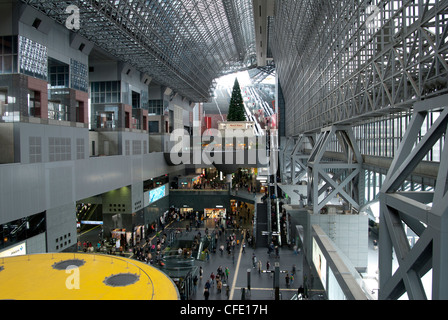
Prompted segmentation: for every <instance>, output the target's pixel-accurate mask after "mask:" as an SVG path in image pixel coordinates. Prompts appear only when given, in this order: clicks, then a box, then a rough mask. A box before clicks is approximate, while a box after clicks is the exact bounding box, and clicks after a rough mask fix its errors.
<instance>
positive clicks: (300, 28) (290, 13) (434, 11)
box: [270, 0, 448, 136]
mask: <svg viewBox="0 0 448 320" xmlns="http://www.w3.org/2000/svg"><path fill="white" fill-rule="evenodd" d="M372 6H375V7H373V8H378V10H379V15H378V16H372V14H373V13H372V10H371V8H372ZM369 9H370V10H369ZM274 31H275V32H274V36H273V37H271V38H270V39H271V43H270V48H271V49H272V52H273V56H274V59H275V63H276V67H277V72H278V75H279V82H280V83H281V86H282V90H283V94H284V97H285V101H286V115H285V118H286V134H287V135H288V136H289V135H290V136H295V135H298V134H300V133H303V132H311V131H317V130H319V129H320V128H322V127H325V126H328V125H331V124H342V125H345V124H349V123H350V124H351V125H353V124H354V123H355V121H356V120H359V121H361V120H363V119H365V118H368V117H373V116H380V115H382V114H386V113H392V112H395V111H398V110H404V109H409V108H410V107H411V106H412V105H413V103H414V102H416V101H419V100H422V99H424V98H429V97H433V96H437V95H441V94H444V93H446V92H448V84H447V79H448V62H447V61H448V1H447V0H437V1H436V0H372V1H370V0H364V1H357V0H342V1H340V0H326V1H323V0H304V1H296V0H279V1H277V3H276V16H275V22H274Z"/></svg>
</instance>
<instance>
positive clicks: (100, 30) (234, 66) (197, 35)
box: [22, 0, 256, 102]
mask: <svg viewBox="0 0 448 320" xmlns="http://www.w3.org/2000/svg"><path fill="white" fill-rule="evenodd" d="M22 2H24V3H26V4H28V5H31V6H32V7H34V8H36V9H37V10H39V11H41V12H42V13H44V14H45V15H47V16H49V17H51V18H52V19H54V20H55V21H57V22H58V23H61V24H65V20H66V19H67V18H68V16H69V14H68V13H66V12H65V10H66V8H67V7H68V6H69V5H76V6H77V7H78V8H79V10H80V22H81V27H80V29H79V31H78V32H79V34H81V35H82V36H84V37H85V38H86V39H88V40H90V41H92V42H93V43H94V44H95V45H97V46H98V47H100V48H102V49H104V50H105V51H107V52H109V53H111V54H112V55H114V56H115V57H116V58H118V59H120V60H122V61H124V62H128V63H129V64H131V65H133V66H135V67H136V68H137V69H138V70H139V71H141V72H144V73H147V74H148V75H150V76H151V77H152V78H153V80H154V81H156V82H157V83H159V84H161V85H164V86H167V87H170V88H172V89H173V90H174V91H175V92H177V93H179V94H180V95H182V96H183V97H186V98H187V99H190V100H191V101H194V102H205V101H207V100H208V99H209V98H210V97H211V94H212V89H213V81H214V80H215V79H216V78H218V77H220V76H221V75H224V74H228V73H232V72H235V71H237V70H240V69H243V68H249V67H253V66H254V64H255V61H256V51H255V46H254V39H255V36H254V30H253V24H254V22H253V10H252V1H244V0H219V1H208V0H172V1H165V0H76V1H60V0H22Z"/></svg>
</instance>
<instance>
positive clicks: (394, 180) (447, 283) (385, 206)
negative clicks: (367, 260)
mask: <svg viewBox="0 0 448 320" xmlns="http://www.w3.org/2000/svg"><path fill="white" fill-rule="evenodd" d="M433 110H437V111H440V114H439V116H438V118H437V119H436V120H435V121H434V122H433V124H432V125H431V127H430V128H429V129H428V130H427V131H426V133H425V134H424V135H423V136H420V133H421V128H422V125H423V124H424V123H425V120H426V119H428V121H429V115H430V111H433ZM447 126H448V95H443V96H440V97H436V98H432V99H428V100H424V101H420V102H418V103H416V104H415V105H414V114H413V116H412V119H411V121H410V123H409V124H408V127H407V129H406V133H405V135H404V136H403V139H402V141H401V143H400V146H399V149H398V150H397V151H396V153H395V157H394V160H393V162H392V164H391V167H390V168H389V171H388V174H387V176H386V179H385V181H384V183H383V187H382V189H381V190H380V208H381V211H380V237H379V279H380V290H379V299H382V300H395V299H399V298H400V297H401V296H402V295H403V294H405V293H406V294H407V296H408V298H409V299H410V300H423V299H428V296H427V295H428V293H427V292H425V290H424V286H423V283H422V278H423V276H424V275H425V274H426V273H427V272H429V271H430V270H431V268H432V297H431V298H432V299H433V300H446V299H448V274H447V272H446V270H448V193H447V189H448V181H447V177H448V148H447V147H446V146H447V145H446V143H447V142H448V141H447V138H446V137H447V135H448V131H447ZM439 140H442V141H441V142H442V143H441V144H440V146H441V147H443V150H442V156H441V160H440V164H439V170H438V176H437V180H436V181H437V182H436V186H435V188H434V191H431V192H428V191H416V192H405V191H402V188H401V186H402V185H403V184H404V182H405V181H406V179H407V178H408V177H409V175H410V174H412V172H413V171H414V169H415V168H416V167H417V165H418V164H419V163H420V162H421V161H423V159H424V158H425V156H426V155H427V154H428V152H430V151H431V149H432V148H433V147H434V145H435V144H436V143H437V142H438V141H439ZM406 226H407V227H409V228H410V229H412V230H413V231H414V233H415V234H417V236H418V237H419V239H418V240H417V242H416V243H415V244H414V245H413V246H412V247H411V245H410V244H409V242H408V241H407V237H406V235H405V231H404V228H405V227H406ZM392 252H395V254H396V256H397V259H396V260H395V261H397V263H398V268H397V269H396V270H395V272H394V273H392V270H393V266H392V262H393V261H394V260H393V259H392Z"/></svg>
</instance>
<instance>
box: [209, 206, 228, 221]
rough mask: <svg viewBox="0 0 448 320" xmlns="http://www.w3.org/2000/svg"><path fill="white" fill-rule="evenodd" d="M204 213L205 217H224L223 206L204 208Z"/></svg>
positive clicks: (216, 218)
mask: <svg viewBox="0 0 448 320" xmlns="http://www.w3.org/2000/svg"><path fill="white" fill-rule="evenodd" d="M204 213H205V216H206V218H207V219H214V220H218V219H221V220H224V219H225V218H226V209H225V208H218V207H217V208H206V209H204Z"/></svg>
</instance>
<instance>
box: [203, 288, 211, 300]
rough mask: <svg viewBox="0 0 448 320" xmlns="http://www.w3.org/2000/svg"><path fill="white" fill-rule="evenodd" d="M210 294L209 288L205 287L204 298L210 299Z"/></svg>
mask: <svg viewBox="0 0 448 320" xmlns="http://www.w3.org/2000/svg"><path fill="white" fill-rule="evenodd" d="M209 296H210V292H209V290H208V289H207V288H205V289H204V299H205V300H208V297H209Z"/></svg>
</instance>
